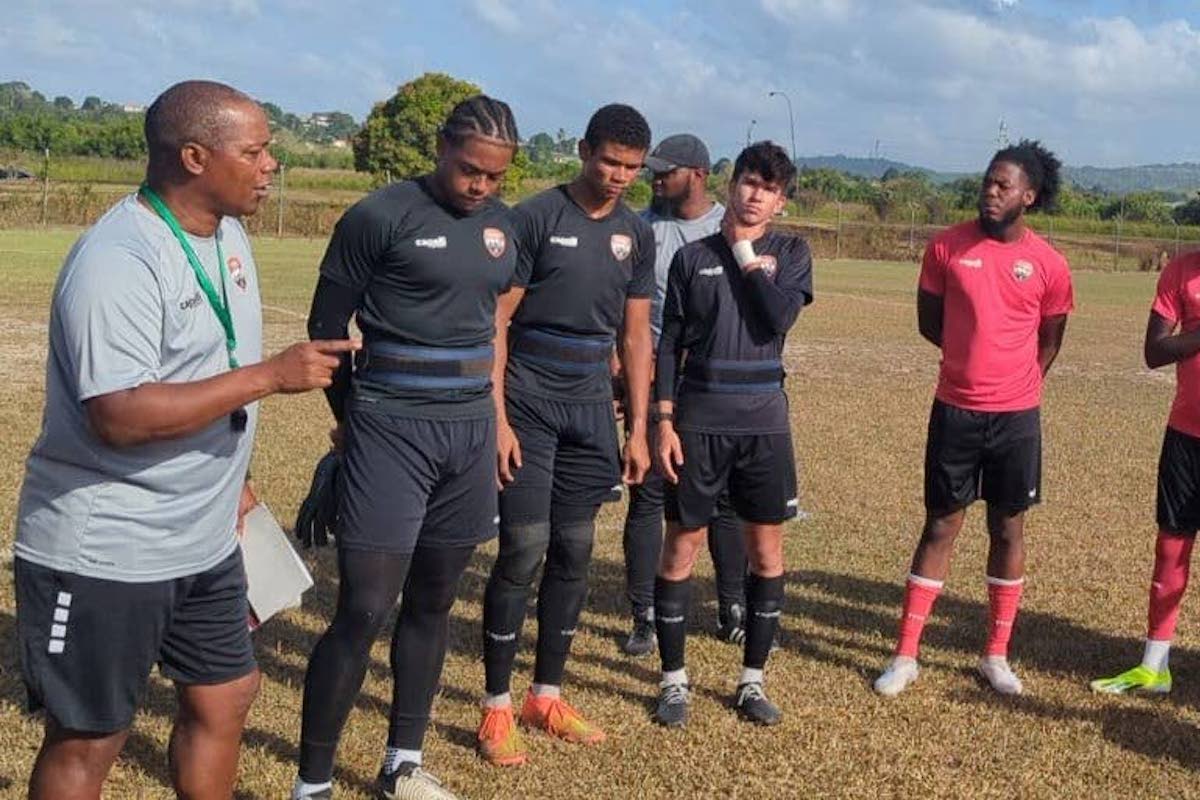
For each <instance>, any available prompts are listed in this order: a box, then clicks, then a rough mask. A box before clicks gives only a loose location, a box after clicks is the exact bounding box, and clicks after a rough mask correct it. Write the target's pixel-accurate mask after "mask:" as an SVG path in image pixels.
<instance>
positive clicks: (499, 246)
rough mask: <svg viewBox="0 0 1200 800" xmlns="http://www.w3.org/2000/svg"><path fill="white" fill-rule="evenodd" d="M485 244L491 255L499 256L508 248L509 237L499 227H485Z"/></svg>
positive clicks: (493, 256)
mask: <svg viewBox="0 0 1200 800" xmlns="http://www.w3.org/2000/svg"><path fill="white" fill-rule="evenodd" d="M483 246H484V247H485V248H486V249H487V251H488V255H489V256H491V257H492V258H499V257H500V256H502V255H504V251H505V250H507V249H508V238H507V237H505V235H504V231H502V230H500V229H499V228H484V229H483Z"/></svg>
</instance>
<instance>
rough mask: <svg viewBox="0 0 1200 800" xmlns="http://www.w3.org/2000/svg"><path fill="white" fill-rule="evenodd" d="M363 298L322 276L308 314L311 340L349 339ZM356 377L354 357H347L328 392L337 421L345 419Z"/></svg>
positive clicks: (352, 290)
mask: <svg viewBox="0 0 1200 800" xmlns="http://www.w3.org/2000/svg"><path fill="white" fill-rule="evenodd" d="M361 297H362V292H359V291H356V290H354V289H350V288H349V287H346V286H342V285H341V284H339V283H337V282H335V281H331V280H330V279H328V278H326V277H324V276H321V277H320V278H319V279H318V280H317V288H316V289H315V290H314V291H313V299H312V307H311V308H310V309H309V312H308V338H309V339H345V338H346V337H347V336H349V335H350V318H351V317H352V316H354V312H355V311H356V310H357V309H358V305H359V301H360V299H361ZM353 375H354V368H353V364H352V361H351V356H350V355H349V354H345V355H343V356H342V357H341V363H340V364H339V365H338V368H337V370H336V371H335V372H334V373H333V382H332V383H331V384H330V385H329V387H328V388H326V389H325V400H326V402H327V403H329V410H330V411H332V412H333V417H334V419H336V420H337V421H338V422H341V421H342V420H344V419H345V417H346V400H347V399H348V398H349V396H350V387H351V379H352V377H353Z"/></svg>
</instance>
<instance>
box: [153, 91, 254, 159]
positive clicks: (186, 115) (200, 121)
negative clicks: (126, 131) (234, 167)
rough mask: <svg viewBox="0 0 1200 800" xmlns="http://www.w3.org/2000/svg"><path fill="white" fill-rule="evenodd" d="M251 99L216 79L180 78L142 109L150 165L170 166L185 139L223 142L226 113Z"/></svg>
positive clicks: (211, 144) (209, 144)
mask: <svg viewBox="0 0 1200 800" xmlns="http://www.w3.org/2000/svg"><path fill="white" fill-rule="evenodd" d="M243 104H251V105H254V106H256V107H257V105H258V104H257V103H255V101H254V99H253V98H251V97H250V96H249V95H247V94H244V93H243V92H239V91H238V90H237V89H234V88H233V87H232V86H226V85H225V84H223V83H217V82H216V81H183V82H182V83H177V84H175V85H174V86H172V87H170V88H169V89H167V90H166V91H165V92H163V93H162V94H160V95H159V96H158V98H157V99H155V101H154V102H153V103H151V104H150V108H148V109H147V110H146V121H145V125H144V131H145V134H146V148H147V149H148V150H149V155H150V164H151V165H152V166H159V167H162V166H167V165H172V164H173V163H174V160H175V159H177V158H178V157H179V151H180V149H181V148H182V147H183V146H184V145H185V144H188V143H189V142H194V143H196V144H200V145H204V146H205V147H208V148H213V149H216V148H219V147H221V146H222V145H223V144H224V143H225V135H226V132H227V130H226V129H227V127H228V119H227V115H228V113H229V110H230V108H231V107H233V106H238V105H243Z"/></svg>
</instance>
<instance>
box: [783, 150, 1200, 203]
mask: <svg viewBox="0 0 1200 800" xmlns="http://www.w3.org/2000/svg"><path fill="white" fill-rule="evenodd" d="M796 164H797V165H798V166H800V167H802V168H804V167H807V168H810V169H834V170H837V171H839V172H845V173H847V174H849V175H858V176H860V177H864V178H875V179H878V178H882V177H883V175H884V173H886V172H887V171H888V170H890V169H894V170H897V171H898V172H914V171H915V172H923V173H925V174H926V175H928V176H929V178H930V180H932V181H933V182H934V183H949V182H950V181H953V180H955V179H957V178H961V177H963V176H964V175H966V174H967V173H961V172H937V171H935V170H931V169H926V168H925V167H917V166H913V165H912V164H905V163H904V162H902V161H892V160H891V159H887V158H855V157H853V156H844V155H836V156H802V157H800V158H798V159H796ZM1063 175H1064V177H1065V178H1066V179H1067V180H1068V181H1070V182H1071V183H1073V184H1075V185H1076V186H1079V187H1080V188H1083V189H1099V190H1100V191H1102V192H1105V193H1108V194H1127V193H1129V192H1168V193H1170V194H1179V195H1188V194H1192V193H1193V192H1196V191H1200V164H1196V163H1184V164H1145V165H1141V166H1136V167H1086V166H1085V167H1071V166H1068V167H1065V168H1064V170H1063Z"/></svg>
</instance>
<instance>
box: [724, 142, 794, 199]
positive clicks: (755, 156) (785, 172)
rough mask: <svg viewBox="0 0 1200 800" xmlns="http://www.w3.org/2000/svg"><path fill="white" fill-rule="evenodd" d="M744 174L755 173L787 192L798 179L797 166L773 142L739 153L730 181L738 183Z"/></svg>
mask: <svg viewBox="0 0 1200 800" xmlns="http://www.w3.org/2000/svg"><path fill="white" fill-rule="evenodd" d="M743 172H753V173H755V174H756V175H759V176H760V177H761V178H762V179H763V180H765V181H767V182H768V183H777V184H779V185H780V186H781V187H782V188H783V190H784V191H785V192H786V191H787V190H788V188H789V187H790V186H791V185H792V181H793V180H795V178H796V165H795V164H794V163H792V158H791V156H789V155H788V154H787V151H786V150H784V149H783V148H782V147H780V146H779V145H777V144H775V143H774V142H771V141H762V142H755V143H754V144H752V145H750V146H749V147H747V148H746V149H745V150H743V151H742V152H740V153H738V157H737V161H735V162H733V177H732V178H730V180H732V181H736V180H737V179H738V178H740V177H741V176H742V173H743Z"/></svg>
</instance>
